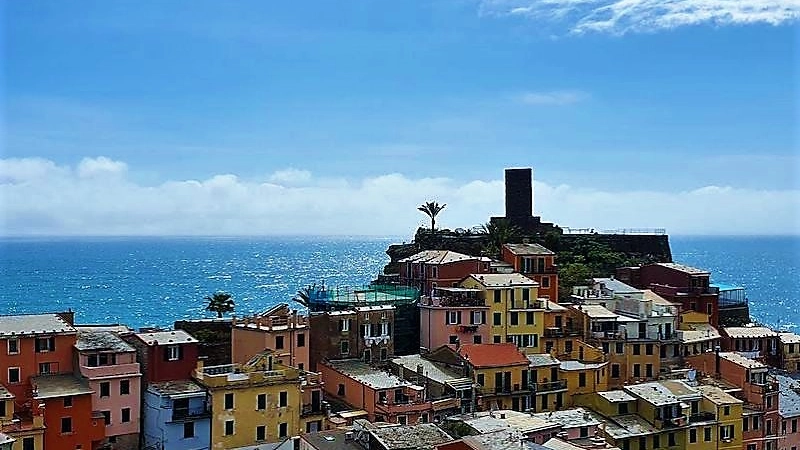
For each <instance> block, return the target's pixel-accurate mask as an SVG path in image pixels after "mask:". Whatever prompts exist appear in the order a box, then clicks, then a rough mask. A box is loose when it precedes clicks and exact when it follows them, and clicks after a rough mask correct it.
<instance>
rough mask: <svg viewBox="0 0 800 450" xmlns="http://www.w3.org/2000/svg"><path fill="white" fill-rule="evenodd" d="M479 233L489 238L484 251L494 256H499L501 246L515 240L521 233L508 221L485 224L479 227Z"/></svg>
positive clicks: (502, 220)
mask: <svg viewBox="0 0 800 450" xmlns="http://www.w3.org/2000/svg"><path fill="white" fill-rule="evenodd" d="M481 231H482V232H483V233H484V234H486V235H488V237H489V242H488V245H487V248H486V250H487V251H488V252H489V253H491V254H493V255H495V256H497V255H499V254H500V249H501V248H502V247H503V244H507V243H509V242H512V241H515V240H517V239H518V238H519V236H520V235H521V234H522V231H521V230H520V229H519V228H517V227H516V226H515V225H512V224H511V222H509V221H508V219H499V220H495V221H492V222H487V223H485V224H483V225H481Z"/></svg>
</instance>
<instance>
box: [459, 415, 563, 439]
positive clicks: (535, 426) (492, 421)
mask: <svg viewBox="0 0 800 450" xmlns="http://www.w3.org/2000/svg"><path fill="white" fill-rule="evenodd" d="M447 420H451V421H459V422H463V423H464V424H466V425H468V426H469V427H470V428H472V429H473V430H475V431H476V432H478V433H491V432H494V431H499V430H514V431H517V432H519V433H522V434H528V433H533V432H537V431H542V430H550V429H553V428H558V427H559V426H560V425H559V424H558V423H555V422H553V421H548V420H546V419H543V418H541V417H535V416H533V415H531V414H527V413H523V412H518V411H513V410H510V409H508V410H498V411H482V412H476V413H475V414H472V413H468V414H462V415H457V416H451V417H448V419H447Z"/></svg>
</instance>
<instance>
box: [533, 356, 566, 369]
mask: <svg viewBox="0 0 800 450" xmlns="http://www.w3.org/2000/svg"><path fill="white" fill-rule="evenodd" d="M527 357H528V361H530V367H548V366H558V365H560V364H561V361H559V360H558V359H557V358H556V357H555V356H553V355H551V354H549V353H535V354H533V355H527Z"/></svg>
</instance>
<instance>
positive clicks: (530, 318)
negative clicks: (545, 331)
mask: <svg viewBox="0 0 800 450" xmlns="http://www.w3.org/2000/svg"><path fill="white" fill-rule="evenodd" d="M525 323H526V324H528V325H536V321H535V320H534V317H533V311H528V312H526V313H525Z"/></svg>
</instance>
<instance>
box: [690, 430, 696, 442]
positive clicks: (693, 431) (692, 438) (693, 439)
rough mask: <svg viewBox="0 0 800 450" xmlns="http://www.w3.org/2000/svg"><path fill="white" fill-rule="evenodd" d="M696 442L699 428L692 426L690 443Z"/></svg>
mask: <svg viewBox="0 0 800 450" xmlns="http://www.w3.org/2000/svg"><path fill="white" fill-rule="evenodd" d="M695 442H697V429H696V428H692V429H691V430H689V443H691V444H694V443H695Z"/></svg>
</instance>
